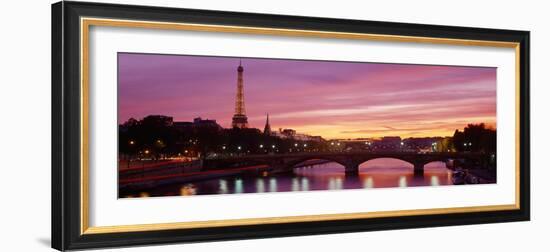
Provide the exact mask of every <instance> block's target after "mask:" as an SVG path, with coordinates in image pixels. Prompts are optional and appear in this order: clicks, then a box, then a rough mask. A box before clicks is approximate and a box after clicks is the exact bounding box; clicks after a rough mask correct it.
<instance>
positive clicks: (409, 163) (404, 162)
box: [358, 156, 415, 169]
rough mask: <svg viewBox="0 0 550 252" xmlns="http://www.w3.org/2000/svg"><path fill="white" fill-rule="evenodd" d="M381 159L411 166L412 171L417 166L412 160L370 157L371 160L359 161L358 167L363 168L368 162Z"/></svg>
mask: <svg viewBox="0 0 550 252" xmlns="http://www.w3.org/2000/svg"><path fill="white" fill-rule="evenodd" d="M380 159H391V160H395V161H399V162H402V163H403V164H406V165H408V166H410V168H411V169H412V168H414V165H415V162H414V161H411V160H407V159H403V158H398V157H385V156H380V157H369V158H364V159H360V160H359V161H358V166H359V167H361V165H365V164H367V163H368V162H371V161H375V160H380Z"/></svg>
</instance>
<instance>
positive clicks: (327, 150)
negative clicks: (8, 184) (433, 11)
mask: <svg viewBox="0 0 550 252" xmlns="http://www.w3.org/2000/svg"><path fill="white" fill-rule="evenodd" d="M529 204H530V201H529V32H528V31H512V30H496V29H484V28H466V27H450V26H438V25H422V24H405V23H390V22H376V21H359V20H342V19H327V18H318V17H298V16H279V15H266V14H252V13H236V12H221V11H208V10H191V9H176V8H160V7H145V6H130V5H113V4H101V3H79V2H59V3H56V4H53V6H52V247H53V248H55V249H58V250H70V249H85V248H99V247H108V246H123V245H124V246H128V245H140V244H155V243H171V242H197V241H210V240H227V239H249V238H261V237H280V236H291V235H309V234H327V233H338V232H356V231H374V230H387V229H401V228H420V227H433V226H447V225H464V224H478V223H494V222H508V221H527V220H529Z"/></svg>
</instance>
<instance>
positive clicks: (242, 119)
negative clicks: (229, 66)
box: [231, 61, 248, 129]
mask: <svg viewBox="0 0 550 252" xmlns="http://www.w3.org/2000/svg"><path fill="white" fill-rule="evenodd" d="M243 72H244V68H243V66H242V64H241V61H239V67H237V96H236V99H235V114H234V115H233V121H232V123H231V126H232V127H233V128H240V129H243V128H248V117H247V116H246V110H245V108H244V88H243Z"/></svg>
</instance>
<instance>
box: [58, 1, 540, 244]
mask: <svg viewBox="0 0 550 252" xmlns="http://www.w3.org/2000/svg"><path fill="white" fill-rule="evenodd" d="M81 17H101V18H116V19H127V20H150V21H159V22H182V23H200V24H215V25H231V26H252V27H265V28H278V29H298V30H320V31H329V32H349V33H365V34H382V35H399V36H416V37H429V38H450V39H464V40H490V41H502V42H515V43H518V44H519V52H520V54H519V55H520V58H519V62H520V65H519V82H520V85H519V117H520V118H519V146H520V147H521V148H520V149H519V157H520V159H519V199H520V201H519V209H514V210H499V211H483V212H475V211H474V212H465V213H448V214H429V215H414V216H395V217H383V218H365V219H349V220H328V221H308V222H291V223H279V224H262V225H240V226H226V227H212V228H191V229H173V230H157V231H138V232H113V233H104V234H82V232H81V230H82V223H81V218H82V216H81V215H82V214H81V207H82V205H81V191H80V190H81V189H80V188H81V183H82V182H81V175H82V174H81V171H80V169H79V167H80V163H81V158H82V155H81V149H80V146H81V138H80V136H81V132H80V128H81V123H82V122H81V120H80V118H81V110H80V105H79V104H80V99H81V86H80V78H81V72H80V68H79V66H80V61H81V58H80V57H81V54H80V23H79V22H80V18H81ZM51 81H52V133H51V134H52V188H51V191H52V202H51V204H52V216H51V218H52V230H51V232H52V247H53V248H55V249H58V250H62V251H63V250H73V249H87V248H100V247H111V246H129V245H144V244H158V243H175V242H198V241H214V240H232V239H253V238H265V237H283V236H294V235H312V234H330V233H340V232H359V231H374V230H388V229H404V228H422V227H434V226H449V225H465V224H480V223H495V222H510V221H527V220H529V218H530V189H529V186H530V171H529V170H530V168H529V166H530V151H529V146H530V142H529V138H530V133H529V127H530V126H529V124H530V112H529V103H530V102H529V100H530V98H529V32H528V31H515V30H498V29H484V28H468V27H452V26H439V25H424V24H406V23H393V22H377V21H359V20H344V19H329V18H317V17H299V16H285V15H267V14H255V13H237V12H223V11H209V10H193V9H178V8H164V7H149V6H132V5H116V4H102V3H81V2H58V3H55V4H53V5H52V80H51Z"/></svg>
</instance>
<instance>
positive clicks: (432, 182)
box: [123, 159, 452, 197]
mask: <svg viewBox="0 0 550 252" xmlns="http://www.w3.org/2000/svg"><path fill="white" fill-rule="evenodd" d="M260 175H261V176H260V177H258V176H256V175H241V176H233V177H224V178H215V179H209V180H201V181H196V182H192V183H186V184H184V185H169V186H164V187H159V188H156V189H154V190H151V191H146V192H139V193H138V194H135V193H134V194H127V195H123V197H132V196H133V197H148V196H166V195H195V194H227V193H228V194H236V193H269V192H289V191H312V190H340V189H361V188H365V189H369V188H384V187H386V188H387V187H412V186H438V185H451V184H452V179H451V172H450V171H449V170H448V169H447V168H446V167H445V164H444V163H442V162H434V163H430V164H428V165H426V166H425V170H424V175H423V176H415V175H414V172H413V167H412V165H410V164H408V163H405V162H403V161H399V160H395V159H375V160H371V161H368V162H366V163H363V164H361V166H360V167H359V174H358V175H357V176H349V175H348V176H346V174H345V172H344V167H343V166H341V165H339V164H337V163H332V162H330V163H323V164H318V165H313V166H308V167H301V168H295V169H294V172H292V173H288V174H264V173H261V174H260Z"/></svg>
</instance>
